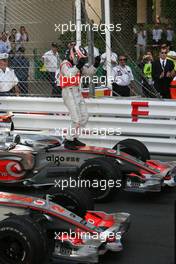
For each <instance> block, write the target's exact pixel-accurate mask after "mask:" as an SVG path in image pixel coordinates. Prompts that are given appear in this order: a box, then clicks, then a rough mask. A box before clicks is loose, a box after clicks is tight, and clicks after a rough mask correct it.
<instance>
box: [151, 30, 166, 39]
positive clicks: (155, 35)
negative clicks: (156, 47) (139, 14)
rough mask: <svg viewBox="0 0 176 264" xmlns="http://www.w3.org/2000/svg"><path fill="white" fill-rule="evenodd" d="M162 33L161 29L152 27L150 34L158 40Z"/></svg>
mask: <svg viewBox="0 0 176 264" xmlns="http://www.w3.org/2000/svg"><path fill="white" fill-rule="evenodd" d="M162 33H163V30H162V29H160V28H158V29H153V30H152V34H153V40H155V41H156V42H158V40H160V39H161V34H162Z"/></svg>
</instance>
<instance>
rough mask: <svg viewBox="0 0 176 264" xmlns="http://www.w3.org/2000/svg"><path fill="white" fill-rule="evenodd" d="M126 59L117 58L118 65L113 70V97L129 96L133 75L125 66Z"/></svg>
mask: <svg viewBox="0 0 176 264" xmlns="http://www.w3.org/2000/svg"><path fill="white" fill-rule="evenodd" d="M126 61H127V59H126V57H125V56H123V55H121V56H120V57H119V64H118V65H117V66H116V67H114V68H113V75H114V82H113V84H112V87H113V95H114V96H118V95H120V96H127V97H129V96H130V89H131V88H133V87H132V86H133V81H134V77H133V73H132V70H131V68H130V67H129V66H128V65H126Z"/></svg>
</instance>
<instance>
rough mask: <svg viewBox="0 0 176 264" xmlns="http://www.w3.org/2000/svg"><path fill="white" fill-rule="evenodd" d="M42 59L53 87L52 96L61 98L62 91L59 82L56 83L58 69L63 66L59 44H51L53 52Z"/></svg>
mask: <svg viewBox="0 0 176 264" xmlns="http://www.w3.org/2000/svg"><path fill="white" fill-rule="evenodd" d="M42 59H43V62H44V66H45V68H46V70H47V73H48V80H49V82H50V83H51V86H52V95H53V96H61V90H60V88H59V87H58V86H57V82H56V73H57V75H58V69H59V68H60V64H61V59H60V56H59V53H58V45H57V43H54V42H53V43H52V44H51V50H49V51H47V52H45V53H44V55H43V56H42ZM57 77H58V76H57Z"/></svg>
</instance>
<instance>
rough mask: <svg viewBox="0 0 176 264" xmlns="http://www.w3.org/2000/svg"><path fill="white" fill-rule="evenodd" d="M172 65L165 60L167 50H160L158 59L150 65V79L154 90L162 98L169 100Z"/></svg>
mask: <svg viewBox="0 0 176 264" xmlns="http://www.w3.org/2000/svg"><path fill="white" fill-rule="evenodd" d="M174 73H175V71H174V63H173V62H172V61H171V60H168V59H167V50H166V49H161V51H160V54H159V59H157V60H155V61H154V62H153V64H152V77H153V81H154V87H155V89H156V90H157V91H158V92H159V93H160V95H161V96H162V98H166V99H169V98H170V90H169V88H170V83H171V81H172V79H173V77H174Z"/></svg>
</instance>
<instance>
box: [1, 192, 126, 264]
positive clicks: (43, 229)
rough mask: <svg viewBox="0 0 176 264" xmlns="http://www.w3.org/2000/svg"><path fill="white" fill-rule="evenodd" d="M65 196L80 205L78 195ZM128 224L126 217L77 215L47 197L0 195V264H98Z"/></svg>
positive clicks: (118, 243) (115, 246)
mask: <svg viewBox="0 0 176 264" xmlns="http://www.w3.org/2000/svg"><path fill="white" fill-rule="evenodd" d="M65 192H66V193H67V200H68V198H69V199H77V200H78V203H79V198H80V197H79V198H78V196H74V197H73V194H72V193H71V194H70V193H69V190H67V191H65ZM77 194H78V193H77ZM84 198H85V199H86V196H85V194H84V193H82V199H84ZM63 199H64V196H63ZM78 210H79V209H78ZM129 223H130V215H129V214H127V213H113V214H106V213H105V212H99V211H86V212H85V214H84V216H82V217H80V216H78V215H77V214H75V213H73V212H72V211H69V210H68V209H67V208H65V207H63V206H62V205H60V204H56V203H53V202H51V201H50V199H49V196H47V197H46V199H41V198H39V197H32V196H27V195H20V194H13V193H6V192H0V263H1V264H39V263H41V264H49V263H50V261H51V260H54V261H55V262H54V263H63V262H61V260H62V261H63V260H68V261H71V263H75V262H76V263H98V262H99V256H100V255H103V254H105V253H106V252H107V251H114V252H118V251H121V250H122V248H123V247H122V242H121V241H122V237H123V236H124V235H125V233H126V232H127V230H128V228H129Z"/></svg>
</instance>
